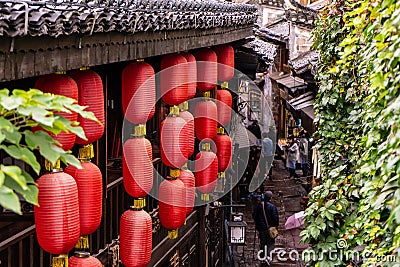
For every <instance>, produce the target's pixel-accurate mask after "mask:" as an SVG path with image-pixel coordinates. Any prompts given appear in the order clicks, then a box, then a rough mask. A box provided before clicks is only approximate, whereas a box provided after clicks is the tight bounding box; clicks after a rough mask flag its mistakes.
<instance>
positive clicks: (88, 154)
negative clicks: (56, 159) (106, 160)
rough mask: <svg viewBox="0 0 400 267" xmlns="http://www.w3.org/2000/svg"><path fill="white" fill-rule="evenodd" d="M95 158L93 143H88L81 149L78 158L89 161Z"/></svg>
mask: <svg viewBox="0 0 400 267" xmlns="http://www.w3.org/2000/svg"><path fill="white" fill-rule="evenodd" d="M92 158H94V150H93V144H88V145H85V146H83V147H82V148H80V149H79V152H78V159H79V160H81V161H89V160H90V159H92Z"/></svg>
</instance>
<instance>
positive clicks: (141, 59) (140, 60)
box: [136, 58, 144, 62]
mask: <svg viewBox="0 0 400 267" xmlns="http://www.w3.org/2000/svg"><path fill="white" fill-rule="evenodd" d="M136 62H144V59H143V58H138V59H136Z"/></svg>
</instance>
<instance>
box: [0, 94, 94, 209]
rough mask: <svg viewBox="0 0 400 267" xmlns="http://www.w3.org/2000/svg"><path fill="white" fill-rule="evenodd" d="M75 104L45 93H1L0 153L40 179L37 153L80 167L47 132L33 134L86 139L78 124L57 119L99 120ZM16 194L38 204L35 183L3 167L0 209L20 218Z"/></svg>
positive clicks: (23, 173) (20, 172) (14, 167)
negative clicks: (73, 115)
mask: <svg viewBox="0 0 400 267" xmlns="http://www.w3.org/2000/svg"><path fill="white" fill-rule="evenodd" d="M84 109H85V107H82V106H79V105H78V104H76V101H75V100H74V99H71V98H67V97H64V96H59V95H52V94H47V93H43V92H41V91H39V90H36V89H31V90H29V91H23V90H18V89H15V90H13V91H12V92H11V93H10V91H9V90H7V89H2V90H0V149H1V150H3V151H4V152H5V153H7V154H8V155H9V156H10V157H12V158H14V159H16V160H21V161H23V162H25V163H26V164H27V166H29V167H30V168H31V169H32V170H33V171H34V172H35V173H36V174H37V175H39V173H40V170H41V166H40V164H39V162H38V160H37V157H36V155H35V151H38V153H39V154H40V155H41V156H43V157H44V158H45V159H46V160H48V161H49V162H50V163H51V164H53V165H54V164H55V163H56V162H57V160H59V159H60V160H61V161H62V162H64V163H65V164H67V165H68V164H71V165H73V166H76V167H81V166H80V163H79V161H78V160H77V159H76V158H75V157H74V156H73V155H72V154H71V152H70V151H64V150H63V149H61V148H60V147H59V146H57V145H59V144H58V143H56V141H55V140H54V139H53V138H52V137H51V136H50V135H49V134H48V133H47V132H44V131H32V127H41V128H43V129H45V130H46V131H48V132H49V133H53V134H55V135H57V134H59V133H60V132H72V133H75V134H76V135H77V136H79V137H81V138H84V139H85V138H86V137H85V134H84V132H83V129H82V128H81V127H80V126H78V123H77V122H71V121H68V120H67V119H65V118H64V117H62V116H60V115H58V114H59V112H68V113H71V112H76V113H78V114H80V115H81V116H82V117H84V118H88V119H91V120H96V121H97V119H96V118H95V116H94V115H93V113H91V112H86V111H84ZM17 193H18V194H19V195H20V196H21V197H22V198H24V199H25V200H26V201H28V202H29V203H32V204H34V205H37V204H38V200H37V196H38V188H37V186H36V184H35V181H34V179H33V178H32V177H31V176H30V175H29V173H27V172H26V171H25V170H23V169H21V168H20V167H19V166H17V165H12V166H5V165H0V205H1V206H3V207H5V208H6V209H9V210H11V211H13V212H16V213H18V214H21V207H20V201H19V198H18V195H17Z"/></svg>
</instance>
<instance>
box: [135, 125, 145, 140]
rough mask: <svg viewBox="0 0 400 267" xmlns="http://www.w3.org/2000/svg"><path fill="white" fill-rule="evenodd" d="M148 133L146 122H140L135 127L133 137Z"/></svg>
mask: <svg viewBox="0 0 400 267" xmlns="http://www.w3.org/2000/svg"><path fill="white" fill-rule="evenodd" d="M145 135H146V124H138V125H136V126H135V127H133V137H143V136H145Z"/></svg>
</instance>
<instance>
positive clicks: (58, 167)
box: [44, 159, 62, 172]
mask: <svg viewBox="0 0 400 267" xmlns="http://www.w3.org/2000/svg"><path fill="white" fill-rule="evenodd" d="M44 167H45V168H46V170H47V171H49V172H60V171H62V169H61V161H60V160H59V159H58V160H57V161H56V163H55V164H54V165H53V164H51V162H50V161H48V160H47V159H46V160H45V161H44Z"/></svg>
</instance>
